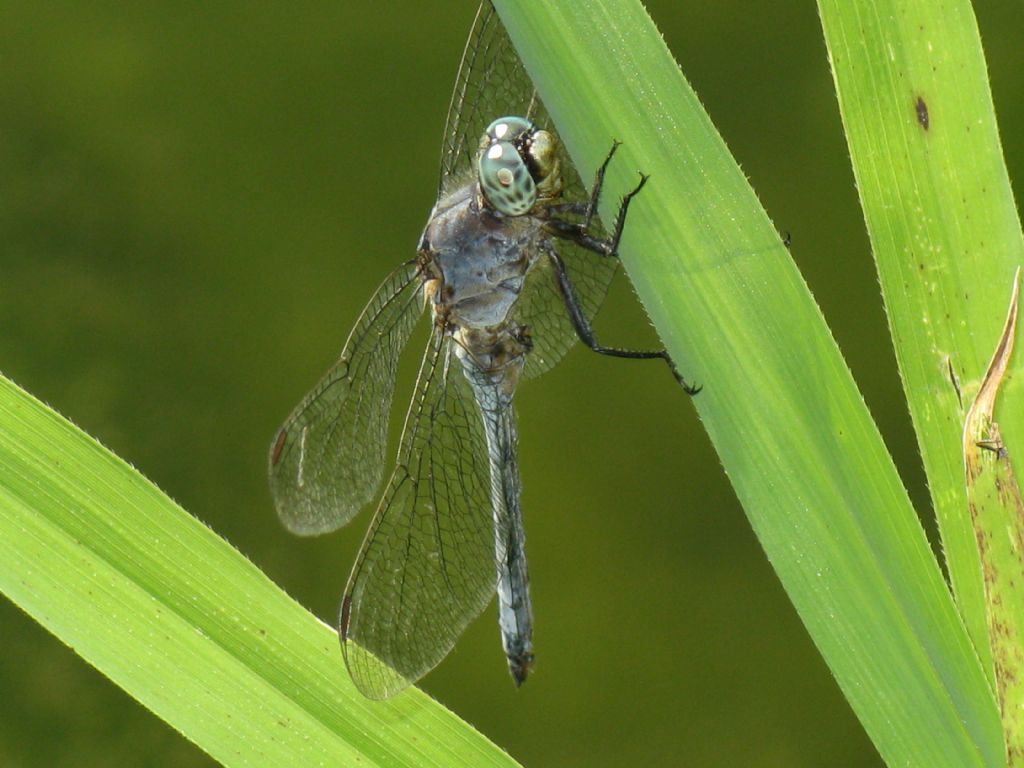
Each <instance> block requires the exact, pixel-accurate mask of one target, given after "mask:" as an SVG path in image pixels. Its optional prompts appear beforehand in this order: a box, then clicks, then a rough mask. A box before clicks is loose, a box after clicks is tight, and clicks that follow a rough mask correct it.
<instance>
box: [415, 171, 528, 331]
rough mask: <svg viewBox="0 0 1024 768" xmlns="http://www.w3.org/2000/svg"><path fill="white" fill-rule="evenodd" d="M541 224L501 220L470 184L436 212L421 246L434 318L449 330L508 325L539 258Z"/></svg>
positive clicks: (525, 219) (525, 218)
mask: <svg viewBox="0 0 1024 768" xmlns="http://www.w3.org/2000/svg"><path fill="white" fill-rule="evenodd" d="M541 224H542V221H541V219H538V218H535V217H533V216H516V217H510V216H501V215H500V214H497V213H495V212H494V211H492V210H490V209H489V208H487V207H486V206H481V205H480V204H479V203H478V200H477V194H476V185H475V184H473V183H470V184H466V185H464V186H463V187H460V188H459V189H457V190H455V191H454V192H453V193H452V194H450V195H449V196H448V197H446V198H443V199H442V200H440V201H439V202H438V204H437V205H436V206H435V207H434V211H433V212H432V214H431V217H430V221H429V222H428V223H427V228H426V230H425V231H424V233H423V237H422V239H421V241H420V244H421V250H420V254H419V258H420V262H421V265H422V268H423V272H424V274H425V275H426V276H428V278H429V279H431V280H434V281H436V283H435V284H434V285H433V286H432V287H431V288H430V290H429V292H428V293H429V295H428V298H429V299H430V300H431V305H432V309H433V312H434V316H435V318H437V319H439V320H442V321H443V324H444V325H446V326H450V327H460V328H473V329H491V328H496V327H498V326H502V325H504V324H505V323H506V321H507V320H508V317H509V313H510V311H511V309H512V307H513V305H514V304H515V302H516V300H517V299H518V298H519V293H520V291H521V290H522V288H523V284H524V282H525V280H526V275H527V272H529V270H530V267H531V266H533V264H534V262H535V261H536V259H537V258H539V249H538V248H536V247H535V246H536V240H537V238H538V237H539V236H540V232H541Z"/></svg>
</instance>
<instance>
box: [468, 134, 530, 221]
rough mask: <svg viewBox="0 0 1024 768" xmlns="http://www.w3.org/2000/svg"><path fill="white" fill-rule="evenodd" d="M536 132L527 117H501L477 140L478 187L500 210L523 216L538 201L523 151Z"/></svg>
mask: <svg viewBox="0 0 1024 768" xmlns="http://www.w3.org/2000/svg"><path fill="white" fill-rule="evenodd" d="M535 133H537V128H536V127H535V126H534V125H533V123H531V122H530V121H529V120H526V119H525V118H522V117H503V118H499V119H498V120H495V121H494V122H493V123H491V124H490V125H489V126H488V127H487V132H486V133H484V135H483V138H482V139H481V140H480V159H479V161H478V163H477V171H478V174H479V177H480V189H481V190H482V191H483V193H484V197H485V198H486V199H487V202H488V204H489V205H490V206H491V207H492V208H494V210H496V211H498V212H499V213H503V214H505V215H507V216H522V215H523V214H525V213H529V211H530V209H531V208H533V205H534V203H536V202H537V183H536V182H535V181H534V179H533V176H532V175H531V174H530V169H529V167H527V164H526V159H525V158H524V156H523V154H522V153H523V152H528V151H529V147H530V145H531V143H532V139H533V135H534V134H535Z"/></svg>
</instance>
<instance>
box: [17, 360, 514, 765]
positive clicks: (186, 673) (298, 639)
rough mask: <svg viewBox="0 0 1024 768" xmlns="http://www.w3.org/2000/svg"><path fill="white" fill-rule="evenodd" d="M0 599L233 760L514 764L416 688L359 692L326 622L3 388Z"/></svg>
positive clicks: (105, 454) (116, 464) (110, 459)
mask: <svg viewBox="0 0 1024 768" xmlns="http://www.w3.org/2000/svg"><path fill="white" fill-rule="evenodd" d="M240 514H243V512H241V511H240ZM0 590H2V591H3V593H4V594H6V595H7V596H8V597H9V598H10V599H11V600H13V601H14V602H15V603H16V604H17V605H19V606H20V607H21V608H22V609H24V610H25V611H26V612H27V613H28V614H30V615H31V616H32V617H33V618H35V619H36V620H37V621H38V622H39V623H41V624H42V625H43V626H45V627H46V628H47V629H49V630H50V631H51V632H53V633H54V634H55V635H57V637H59V638H60V639H61V640H63V641H64V642H65V643H67V644H68V645H69V646H71V647H72V648H74V649H75V651H76V652H77V653H79V654H80V655H81V656H82V657H83V658H85V659H86V660H87V661H88V662H89V663H90V664H92V665H93V666H95V667H96V668H97V669H99V670H100V671H101V672H103V674H105V675H107V676H108V677H109V678H110V679H111V680H113V681H114V682H115V683H117V684H118V685H120V686H121V687H122V688H124V689H125V690H126V691H127V692H128V693H130V694H131V695H132V696H134V697H135V698H136V699H138V700H139V701H140V702H141V703H142V704H144V705H145V706H146V707H148V708H149V709H151V710H152V711H153V712H154V713H155V714H157V715H158V716H159V717H161V718H163V719H164V720H166V721H167V722H168V723H170V724H171V725H172V726H174V727H175V728H177V729H178V730H179V731H181V732H182V733H183V734H184V735H185V736H186V737H188V738H189V739H190V740H192V741H193V742H195V743H196V744H197V745H198V746H199V747H201V748H202V749H204V750H205V751H206V752H208V753H209V754H210V755H212V756H213V757H214V758H216V759H217V760H219V761H220V762H221V763H223V764H224V765H229V766H274V767H275V768H276V767H277V766H286V765H288V766H291V765H295V766H299V765H302V766H305V765H363V766H450V765H474V766H478V765H479V766H498V765H501V766H508V765H514V763H513V761H512V760H511V759H510V758H508V756H506V755H505V754H504V753H502V752H501V751H500V750H499V749H498V748H497V747H495V746H494V745H492V744H490V743H489V742H488V741H487V740H486V739H484V738H483V737H482V736H481V735H480V734H478V733H477V732H476V731H474V730H473V729H472V728H471V727H470V726H468V725H466V724H465V723H464V722H462V721H461V720H459V719H458V718H457V717H456V716H455V715H453V714H451V713H449V712H447V711H446V710H445V709H443V708H442V707H441V706H440V705H438V704H436V703H435V702H433V701H431V700H430V699H429V698H428V697H427V696H425V695H424V694H422V693H420V692H419V691H417V690H411V691H409V692H407V693H404V694H402V695H400V696H398V697H396V698H395V699H394V700H392V701H389V702H387V703H380V702H371V701H368V700H366V699H365V698H363V696H362V695H360V694H359V693H358V692H357V691H356V690H355V688H354V687H353V685H352V683H351V682H350V680H349V678H348V674H347V673H346V672H345V668H344V665H343V664H342V661H341V652H340V650H339V647H338V638H337V635H336V633H335V631H334V630H333V629H332V628H331V627H328V626H326V625H324V624H323V623H321V622H320V621H318V620H317V619H316V618H315V617H314V616H312V615H311V614H309V613H308V612H307V611H306V610H304V609H303V608H302V607H301V606H299V605H298V604H297V603H295V602H294V601H293V600H291V599H290V598H289V597H288V596H287V595H285V594H284V593H283V592H282V591H281V590H280V589H279V588H277V587H276V586H275V585H274V584H272V583H271V582H270V581H269V580H268V579H267V578H266V577H265V576H264V575H263V574H262V573H260V571H259V570H257V569H256V568H255V567H254V566H253V565H252V564H251V563H250V562H249V561H247V560H246V559H245V558H244V557H242V556H241V555H240V554H239V553H238V552H237V551H235V550H234V549H232V548H231V546H230V545H229V544H227V543H226V542H224V541H223V540H221V539H220V538H218V537H217V536H216V535H215V534H214V533H213V532H212V531H210V530H209V529H207V528H206V527H204V526H203V525H202V524H201V523H199V522H198V521H196V520H195V519H193V518H192V517H190V516H189V515H188V514H187V513H186V512H184V511H183V510H182V509H181V508H180V507H178V506H177V505H176V504H175V503H174V502H173V501H171V500H170V499H168V498H167V497H166V496H165V495H164V494H162V493H161V492H160V491H159V490H158V489H157V488H156V487H154V486H153V485H152V484H151V483H150V482H149V481H147V480H146V479H145V478H143V477H142V476H141V475H139V473H138V472H136V471H135V470H133V469H132V468H131V467H129V466H128V465H126V464H125V463H124V462H123V461H121V460H120V459H118V458H117V457H116V456H114V455H112V454H111V453H110V452H109V451H107V450H106V449H105V448H103V447H102V446H100V445H99V444H98V443H96V442H95V441H94V440H92V439H91V438H89V437H88V436H86V435H85V434H83V433H82V432H81V431H79V430H78V429H76V428H75V427H74V426H72V425H71V424H69V423H68V422H67V421H65V420H64V419H63V418H61V417H60V416H58V415H57V414H55V413H54V412H53V411H51V410H49V409H48V408H46V407H45V406H44V405H42V404H41V403H39V402H38V401H36V400H34V399H33V398H31V397H30V396H29V395H27V394H25V393H24V392H22V391H21V390H19V389H18V388H17V387H16V386H14V385H13V384H11V383H10V382H9V381H7V380H6V379H2V378H0ZM0 647H2V640H0Z"/></svg>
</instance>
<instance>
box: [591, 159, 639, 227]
mask: <svg viewBox="0 0 1024 768" xmlns="http://www.w3.org/2000/svg"><path fill="white" fill-rule="evenodd" d="M621 144H622V142H621V141H619V140H618V139H612V148H611V149H610V150H608V155H607V157H605V159H604V162H603V163H601V167H600V168H598V169H597V173H595V174H594V183H593V184H592V185H591V187H590V201H589V202H588V203H587V207H586V210H585V213H584V216H583V228H584V229H589V228H590V223H591V222H592V221H593V220H594V213H595V212H596V211H597V204H598V202H599V201H600V200H601V188H602V187H604V172H605V171H606V170H608V163H610V162H611V161H612V158H613V157H614V156H615V150H617V149H618V148H619V146H620V145H621ZM640 186H643V185H642V184H641V185H640Z"/></svg>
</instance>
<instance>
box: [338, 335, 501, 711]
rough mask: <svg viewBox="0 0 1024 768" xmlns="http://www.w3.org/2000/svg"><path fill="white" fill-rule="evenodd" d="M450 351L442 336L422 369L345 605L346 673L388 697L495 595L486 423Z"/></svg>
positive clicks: (423, 669) (431, 661) (437, 657)
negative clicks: (395, 454) (394, 466)
mask: <svg viewBox="0 0 1024 768" xmlns="http://www.w3.org/2000/svg"><path fill="white" fill-rule="evenodd" d="M452 343H454V342H451V341H450V340H449V339H448V338H446V337H444V336H443V335H442V334H441V333H440V332H438V333H435V334H434V337H433V339H432V342H431V344H430V346H429V347H428V349H427V353H426V355H425V357H424V359H423V364H422V366H421V368H420V375H419V380H418V383H417V385H416V396H415V397H414V398H413V402H412V404H411V406H410V409H409V415H408V417H407V419H406V424H405V431H404V434H403V436H402V444H401V447H400V449H399V457H398V466H397V467H396V468H395V472H394V474H393V475H392V476H391V481H390V482H389V484H388V487H387V490H386V491H385V493H384V497H383V498H382V499H381V502H380V506H379V507H378V508H377V513H376V515H375V516H374V519H373V522H372V523H371V525H370V530H369V531H368V532H367V535H366V540H365V541H364V542H363V546H362V549H361V550H360V552H359V557H358V558H357V560H356V564H355V567H354V568H353V569H352V575H351V577H350V578H349V583H348V587H347V588H346V590H345V597H344V599H343V600H342V608H341V622H340V627H339V629H340V633H341V638H342V650H343V651H344V654H345V663H346V664H347V666H348V669H349V672H350V674H351V675H352V679H353V680H354V681H355V683H356V686H357V687H358V688H359V690H360V691H362V692H363V694H365V695H366V696H368V697H370V698H374V699H383V698H387V697H389V696H392V695H394V694H395V693H397V692H398V691H400V690H402V689H403V688H405V687H406V686H408V685H409V684H411V683H413V682H415V681H416V680H418V679H419V678H420V677H422V676H423V675H424V674H426V673H427V672H428V671H430V670H431V669H432V668H433V667H434V666H436V665H437V664H438V662H440V661H441V659H443V658H444V657H445V656H446V655H447V654H448V652H449V651H450V650H451V648H452V646H453V645H454V644H455V640H456V639H457V638H458V636H459V635H460V634H461V633H462V631H463V629H464V628H465V627H466V625H467V624H468V623H469V622H470V621H471V620H472V619H473V618H474V617H476V616H477V615H478V614H479V613H480V611H481V610H483V608H484V606H486V605H487V603H488V601H489V600H490V598H491V595H492V594H494V589H495V578H496V577H495V573H496V572H495V564H494V523H493V521H492V515H491V497H490V476H489V472H488V459H487V445H486V438H485V436H484V432H483V422H482V420H481V418H480V414H479V412H478V411H477V406H476V401H475V400H474V398H473V392H472V390H471V389H470V386H469V383H468V382H467V381H466V377H465V376H464V374H463V372H462V370H461V366H460V364H459V362H458V360H456V359H455V358H454V356H453V355H452V353H451V344H452Z"/></svg>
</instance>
